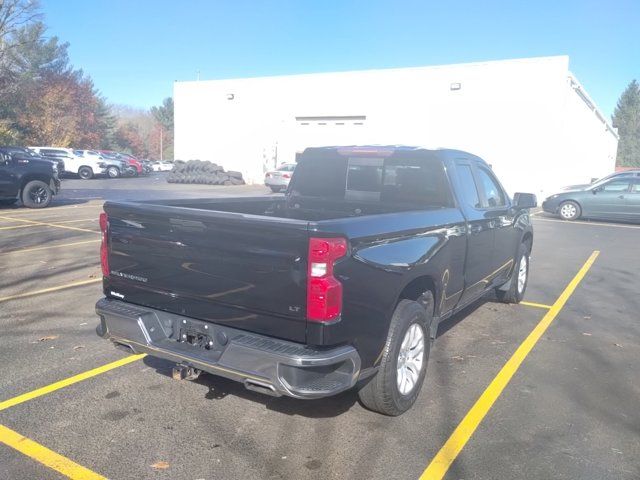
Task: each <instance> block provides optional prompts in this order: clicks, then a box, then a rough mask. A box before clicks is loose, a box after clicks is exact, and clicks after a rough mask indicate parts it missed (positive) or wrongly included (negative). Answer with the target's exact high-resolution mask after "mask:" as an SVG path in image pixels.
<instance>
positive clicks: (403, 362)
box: [396, 323, 425, 395]
mask: <svg viewBox="0 0 640 480" xmlns="http://www.w3.org/2000/svg"><path fill="white" fill-rule="evenodd" d="M424 342H425V339H424V330H423V329H422V328H420V326H419V325H417V324H415V323H414V324H413V325H411V326H410V327H409V329H408V330H407V332H406V333H405V334H404V339H403V340H402V345H400V352H399V353H398V363H397V369H398V370H397V373H396V382H397V385H398V391H399V392H400V394H401V395H408V394H409V393H411V391H412V390H413V389H414V388H415V386H416V383H418V378H420V372H422V365H423V363H424Z"/></svg>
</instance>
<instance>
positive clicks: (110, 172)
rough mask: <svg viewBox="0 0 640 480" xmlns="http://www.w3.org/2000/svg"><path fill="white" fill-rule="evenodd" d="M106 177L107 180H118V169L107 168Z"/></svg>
mask: <svg viewBox="0 0 640 480" xmlns="http://www.w3.org/2000/svg"><path fill="white" fill-rule="evenodd" d="M107 175H108V176H109V178H118V177H119V176H120V169H118V167H109V168H107Z"/></svg>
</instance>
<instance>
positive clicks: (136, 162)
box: [118, 153, 145, 175]
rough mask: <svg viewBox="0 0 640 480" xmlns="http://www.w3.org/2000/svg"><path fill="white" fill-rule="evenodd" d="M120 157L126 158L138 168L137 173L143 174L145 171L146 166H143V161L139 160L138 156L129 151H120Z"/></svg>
mask: <svg viewBox="0 0 640 480" xmlns="http://www.w3.org/2000/svg"><path fill="white" fill-rule="evenodd" d="M118 157H119V158H121V159H123V160H125V161H126V162H128V163H129V165H131V166H132V167H133V168H135V169H136V175H142V174H143V173H145V172H144V167H143V166H142V162H141V161H140V160H138V159H137V158H136V157H134V156H133V155H131V154H129V153H118Z"/></svg>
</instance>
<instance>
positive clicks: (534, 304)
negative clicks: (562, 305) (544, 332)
mask: <svg viewBox="0 0 640 480" xmlns="http://www.w3.org/2000/svg"><path fill="white" fill-rule="evenodd" d="M520 305H526V306H527V307H536V308H546V309H547V310H549V309H550V308H551V305H545V304H544V303H535V302H520Z"/></svg>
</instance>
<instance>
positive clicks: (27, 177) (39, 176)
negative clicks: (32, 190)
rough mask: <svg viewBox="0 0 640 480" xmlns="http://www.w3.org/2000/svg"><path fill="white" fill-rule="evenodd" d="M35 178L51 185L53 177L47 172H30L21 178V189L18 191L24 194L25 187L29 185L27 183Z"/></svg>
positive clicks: (19, 193)
mask: <svg viewBox="0 0 640 480" xmlns="http://www.w3.org/2000/svg"><path fill="white" fill-rule="evenodd" d="M33 180H40V181H41V182H44V183H46V184H47V185H50V183H51V177H49V176H47V175H45V174H41V173H30V174H28V175H25V176H24V177H22V179H21V180H20V191H19V192H18V195H22V191H23V190H24V187H25V186H26V185H27V183H29V182H32V181H33Z"/></svg>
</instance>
